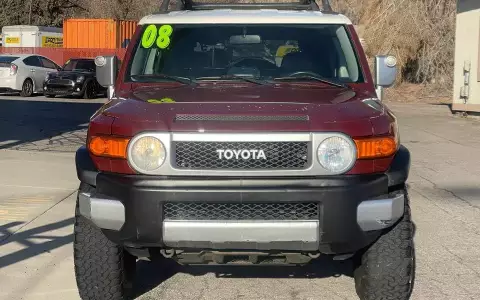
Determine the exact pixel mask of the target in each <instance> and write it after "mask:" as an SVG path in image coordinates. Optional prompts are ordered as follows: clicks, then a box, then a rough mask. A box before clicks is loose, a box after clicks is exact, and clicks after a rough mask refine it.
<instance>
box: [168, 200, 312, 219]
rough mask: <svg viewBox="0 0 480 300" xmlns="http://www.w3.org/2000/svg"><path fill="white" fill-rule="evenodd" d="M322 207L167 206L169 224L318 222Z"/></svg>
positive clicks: (276, 204)
mask: <svg viewBox="0 0 480 300" xmlns="http://www.w3.org/2000/svg"><path fill="white" fill-rule="evenodd" d="M318 210H319V208H318V204H317V203H314V202H299V203H297V202H295V203H231V202H227V203H213V202H167V203H165V204H164V205H163V214H164V219H165V220H212V221H215V220H224V221H228V220H280V221H281V220H285V221H287V220H294V221H295V220H318V218H319V211H318Z"/></svg>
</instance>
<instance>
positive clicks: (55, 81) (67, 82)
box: [48, 78, 73, 85]
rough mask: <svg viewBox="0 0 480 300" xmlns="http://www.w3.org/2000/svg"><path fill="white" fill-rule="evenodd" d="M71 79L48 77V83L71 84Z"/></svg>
mask: <svg viewBox="0 0 480 300" xmlns="http://www.w3.org/2000/svg"><path fill="white" fill-rule="evenodd" d="M72 83H73V81H71V80H69V79H58V78H55V79H50V80H49V81H48V85H72Z"/></svg>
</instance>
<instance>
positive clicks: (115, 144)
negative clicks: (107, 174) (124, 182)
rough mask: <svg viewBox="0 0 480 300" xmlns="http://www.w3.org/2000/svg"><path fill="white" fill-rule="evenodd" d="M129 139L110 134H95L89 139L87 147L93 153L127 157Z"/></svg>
mask: <svg viewBox="0 0 480 300" xmlns="http://www.w3.org/2000/svg"><path fill="white" fill-rule="evenodd" d="M128 142H129V139H126V138H118V137H111V136H96V137H93V138H92V139H90V143H89V144H88V149H89V150H90V152H91V153H92V154H93V155H96V156H105V157H114V158H127V146H128Z"/></svg>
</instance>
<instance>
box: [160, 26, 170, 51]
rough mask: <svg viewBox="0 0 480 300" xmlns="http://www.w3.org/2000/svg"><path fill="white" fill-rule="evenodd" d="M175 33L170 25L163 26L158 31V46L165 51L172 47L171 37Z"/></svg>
mask: <svg viewBox="0 0 480 300" xmlns="http://www.w3.org/2000/svg"><path fill="white" fill-rule="evenodd" d="M172 33H173V27H172V26H170V25H162V26H161V27H160V29H159V30H158V39H157V46H158V48H160V49H165V48H167V47H168V46H169V45H170V36H171V35H172Z"/></svg>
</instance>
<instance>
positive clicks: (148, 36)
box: [142, 25, 157, 49]
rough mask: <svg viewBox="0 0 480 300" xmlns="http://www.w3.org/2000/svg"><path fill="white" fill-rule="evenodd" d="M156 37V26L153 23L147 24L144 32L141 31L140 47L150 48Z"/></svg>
mask: <svg viewBox="0 0 480 300" xmlns="http://www.w3.org/2000/svg"><path fill="white" fill-rule="evenodd" d="M156 38H157V26H155V25H148V27H147V29H145V32H143V36H142V47H143V48H147V49H148V48H150V47H152V46H153V44H154V43H155V39H156Z"/></svg>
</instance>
